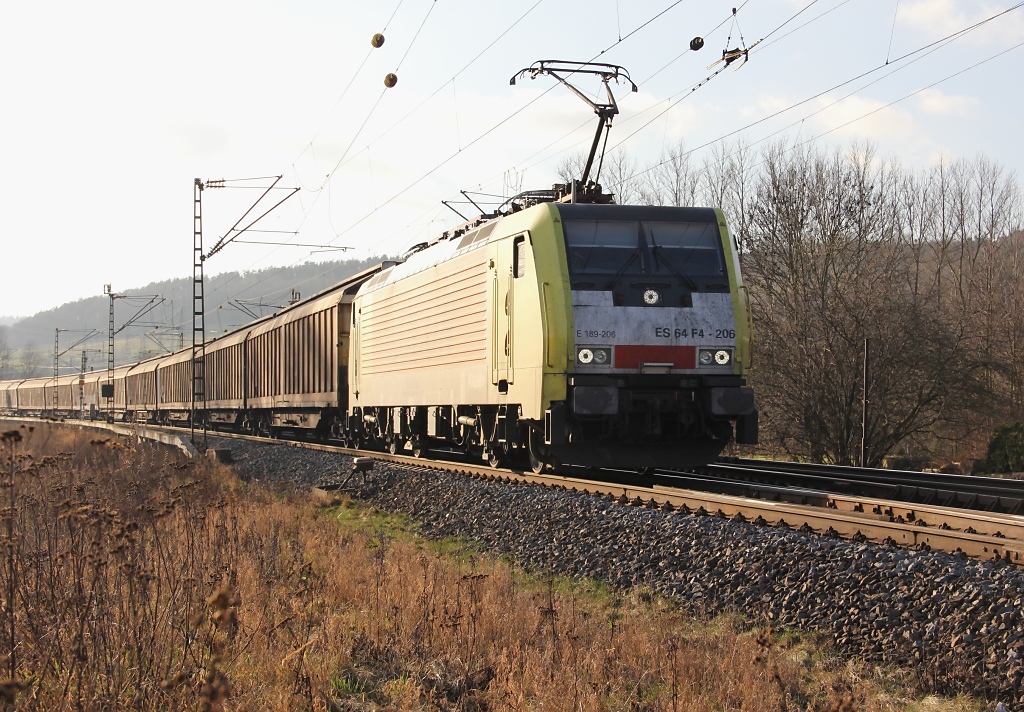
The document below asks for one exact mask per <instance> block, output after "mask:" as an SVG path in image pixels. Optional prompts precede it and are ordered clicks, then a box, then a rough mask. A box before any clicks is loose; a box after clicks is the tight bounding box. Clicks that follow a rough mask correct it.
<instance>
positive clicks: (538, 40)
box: [0, 0, 1024, 316]
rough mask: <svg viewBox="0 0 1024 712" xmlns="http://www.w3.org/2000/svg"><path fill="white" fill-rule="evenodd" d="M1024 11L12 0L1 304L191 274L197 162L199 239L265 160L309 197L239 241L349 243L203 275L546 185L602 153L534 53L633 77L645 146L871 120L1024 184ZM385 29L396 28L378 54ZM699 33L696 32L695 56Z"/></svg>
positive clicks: (968, 4)
mask: <svg viewBox="0 0 1024 712" xmlns="http://www.w3.org/2000/svg"><path fill="white" fill-rule="evenodd" d="M1016 4H1017V0H999V1H998V2H996V1H989V0H746V1H745V2H744V0H730V2H723V1H721V0H628V1H627V0H590V1H589V2H564V1H563V2H556V1H555V0H523V1H516V2H510V1H509V0H503V1H501V2H498V1H497V0H380V2H377V3H368V2H353V1H352V0H334V1H333V2H329V1H328V0H287V1H285V0H244V1H243V0H204V1H203V2H198V0H179V1H178V2H175V3H165V4H155V3H140V2H137V1H131V2H129V1H116V0H97V2H93V3H82V2H80V1H77V0H76V1H67V0H55V1H53V2H48V3H30V2H26V3H8V4H7V5H6V6H5V9H4V22H3V24H2V26H0V64H2V66H3V67H4V70H3V75H2V76H3V79H2V82H3V84H2V86H3V95H4V101H3V107H4V110H3V111H2V112H0V161H2V167H3V170H2V171H0V235H2V251H0V263H2V265H3V269H2V270H0V274H2V279H0V316H2V315H7V316H27V315H30V314H32V313H35V312H37V311H41V310H44V309H48V308H52V307H54V306H56V305H58V304H61V303H64V302H66V301H73V300H76V299H80V298H84V297H88V296H94V295H99V294H102V292H103V285H104V284H111V285H112V286H113V289H114V291H115V292H118V291H122V290H128V289H130V288H132V287H140V286H142V285H144V284H147V283H149V282H152V281H157V280H163V279H169V278H174V277H187V276H190V275H191V274H192V238H193V208H194V183H195V179H196V178H199V179H201V180H203V181H204V182H205V181H211V180H215V179H219V178H225V179H228V180H229V182H228V183H227V185H228V186H230V187H225V188H223V189H214V188H207V189H206V190H205V191H203V196H202V200H203V202H202V208H203V233H204V240H205V246H206V249H207V250H208V249H209V247H210V246H212V245H213V244H214V243H215V242H216V241H217V239H218V237H220V236H223V235H225V234H227V233H228V231H229V229H230V228H231V227H232V226H233V225H234V224H235V222H236V221H237V220H238V219H239V218H240V217H241V216H242V215H243V213H245V211H246V209H247V208H249V207H250V205H251V204H252V203H253V202H254V201H255V200H256V198H257V197H259V195H260V194H261V193H262V191H261V190H260V188H261V187H264V186H268V185H269V184H270V181H269V180H252V181H250V180H241V179H250V178H264V177H274V176H278V175H280V176H281V180H280V181H279V182H278V184H277V188H275V190H273V191H271V192H270V193H269V194H268V196H267V198H265V199H264V200H265V201H273V202H276V201H277V200H280V199H281V198H284V197H285V196H286V195H288V193H289V190H287V189H290V188H299V191H298V192H297V193H295V194H294V195H293V196H292V197H290V198H288V199H287V200H286V201H285V202H284V203H282V204H281V206H280V207H278V208H277V209H275V210H274V211H273V212H271V213H270V214H269V215H268V216H267V217H266V218H264V219H263V220H261V221H260V222H259V223H258V224H257V225H256V226H255V227H257V228H260V229H262V230H266V231H267V232H259V233H257V232H250V233H247V234H246V235H244V236H243V237H240V238H239V239H240V240H241V239H250V240H255V241H263V242H270V241H275V242H282V241H290V242H292V243H301V244H303V245H330V246H335V247H347V248H350V249H348V250H347V251H344V252H342V251H334V252H322V251H319V252H318V251H314V249H315V248H310V247H297V246H287V247H281V246H270V245H251V244H241V243H237V244H230V245H227V246H226V247H225V248H224V249H223V250H222V251H220V252H218V253H217V254H215V255H213V256H211V257H210V258H209V259H208V260H207V262H206V274H207V275H212V274H217V273H221V272H228V271H236V270H259V269H266V268H269V267H275V266H283V265H291V264H299V263H302V262H306V261H323V260H327V259H341V258H348V257H355V258H360V259H362V258H366V257H370V256H377V255H380V256H383V255H395V254H400V253H401V252H403V251H404V250H405V249H407V248H408V247H410V246H411V245H413V244H416V243H418V242H422V241H425V240H428V239H430V238H432V237H434V236H436V235H438V234H440V233H441V232H442V231H444V230H445V229H448V228H451V227H453V226H455V225H456V224H458V223H461V222H462V218H461V217H459V216H458V215H457V214H456V213H455V212H453V211H452V210H450V209H448V208H447V207H445V206H444V205H443V204H442V202H441V201H442V200H444V201H449V202H452V201H463V203H464V198H463V197H462V195H461V194H460V191H462V190H465V191H469V192H472V191H479V192H481V193H486V194H491V195H496V196H509V195H511V194H514V193H515V192H518V191H519V190H526V189H533V188H545V187H550V185H551V184H552V183H554V182H556V181H557V179H558V178H557V169H558V165H559V163H560V162H561V161H563V160H565V158H566V157H567V156H570V155H573V154H575V153H579V152H580V151H583V150H584V149H586V148H589V143H590V140H591V138H592V136H593V132H594V128H595V126H596V117H595V116H594V114H593V112H592V110H591V109H590V108H589V107H588V106H587V105H586V104H584V102H583V101H581V100H580V99H579V98H578V97H576V96H574V95H572V94H571V93H570V92H569V91H568V90H567V89H565V88H564V87H562V86H560V85H558V84H557V83H556V82H555V80H554V79H552V78H551V77H546V76H541V77H539V78H537V79H534V80H531V79H529V78H522V79H520V80H519V81H517V83H516V85H515V86H511V85H510V83H509V80H510V78H511V77H512V76H513V75H514V74H516V73H517V72H518V71H519V70H521V69H523V68H525V67H528V66H529V65H530V64H531V63H533V62H534V61H536V60H541V59H564V60H573V61H600V62H606V63H612V64H617V65H621V66H622V67H624V68H625V69H626V70H627V71H628V72H629V75H630V76H631V77H632V80H633V81H634V82H636V84H637V85H638V91H637V92H635V93H633V92H630V91H629V87H628V85H615V84H613V85H612V87H613V90H614V91H615V95H616V98H617V100H618V105H619V108H620V111H621V113H620V114H619V116H617V117H616V118H615V124H614V127H613V129H612V132H611V137H610V141H609V146H610V147H615V148H616V149H617V150H622V151H626V152H627V153H628V154H629V155H630V156H631V157H632V158H634V159H635V160H636V161H637V162H638V163H639V164H646V163H651V162H653V161H655V160H656V159H657V158H658V156H659V155H661V154H662V152H663V151H665V150H666V149H667V148H670V147H672V146H675V145H677V144H678V143H679V142H680V141H682V142H684V143H685V145H686V146H687V147H688V148H689V149H692V150H693V158H694V159H695V160H698V161H699V160H701V159H702V158H703V157H704V156H706V155H707V154H708V152H709V151H711V150H713V149H714V148H715V147H716V146H721V142H722V141H725V142H726V145H732V144H730V143H729V142H732V141H735V140H736V139H737V138H740V137H741V138H742V139H743V140H744V141H746V142H748V143H750V144H753V145H754V146H755V147H760V146H763V145H765V144H766V143H768V142H772V141H780V140H782V141H788V142H790V143H800V142H804V141H812V140H813V141H814V142H815V143H816V144H817V145H819V146H821V147H823V148H826V149H831V148H833V147H837V146H838V147H841V146H845V145H849V144H850V143H851V142H854V141H865V140H866V141H870V142H872V144H873V145H874V146H875V147H876V150H877V152H878V154H879V155H880V156H882V157H884V158H886V159H892V160H897V161H899V162H900V163H902V164H903V165H906V166H911V167H921V168H925V167H927V166H930V165H932V164H933V163H934V162H936V161H937V160H938V159H939V158H940V157H946V158H949V159H952V160H956V159H960V158H965V159H971V158H974V157H976V156H978V155H983V156H986V157H988V158H990V159H993V160H995V161H998V162H999V163H1000V164H1001V165H1003V166H1004V167H1005V168H1006V169H1007V170H1009V171H1012V172H1014V173H1015V174H1016V175H1017V176H1018V178H1019V177H1020V176H1021V175H1022V172H1024V142H1022V141H1021V137H1020V129H1019V126H1020V121H1021V116H1022V113H1024V112H1022V108H1024V106H1022V103H1024V92H1021V91H1020V87H1021V81H1022V78H1021V77H1022V69H1024V46H1022V43H1024V7H1020V8H1017V7H1016ZM734 7H735V8H736V12H735V14H733V8H734ZM1011 8H1014V9H1012V10H1011ZM1007 10H1010V11H1009V12H1006V11H1007ZM1000 13H1004V14H1002V15H999V14H1000ZM996 15H999V16H998V17H995V19H992V20H991V21H989V22H987V23H984V24H982V25H981V26H979V27H977V28H975V29H973V30H971V31H969V32H966V33H962V34H960V35H957V36H955V37H953V38H952V39H945V38H947V37H949V36H950V35H952V34H953V33H957V32H960V31H961V30H964V29H966V28H969V27H971V26H972V25H975V24H976V23H979V22H982V21H983V20H986V19H988V18H991V17H993V16H996ZM375 33H382V34H383V35H384V38H385V41H384V44H383V45H382V46H381V47H380V48H377V49H375V48H373V47H372V46H371V42H370V40H371V37H373V35H374V34H375ZM696 36H700V37H703V38H704V40H705V44H704V47H703V49H701V50H700V51H698V52H693V51H690V50H689V45H690V40H691V39H692V38H693V37H696ZM759 40H763V41H761V42H760V43H758V41H759ZM755 43H756V44H755ZM733 47H739V48H743V47H747V48H750V49H751V51H750V54H749V61H748V62H747V64H746V65H744V66H743V67H742V68H741V69H739V70H738V71H734V70H733V67H729V68H728V69H727V70H726V71H723V72H721V73H720V74H718V75H717V76H715V77H714V78H713V79H712V80H711V81H708V82H707V83H705V84H703V85H701V86H700V88H698V89H697V90H695V91H691V89H692V88H693V87H694V86H696V85H698V84H699V83H700V82H702V80H704V79H705V78H707V77H708V76H709V75H711V74H712V73H713V72H714V71H715V70H716V69H718V68H719V67H712V68H711V69H708V65H710V64H711V63H712V62H714V61H715V60H716V59H718V58H719V57H721V52H722V50H723V49H726V48H729V49H731V48H733ZM392 72H393V73H395V74H396V75H397V76H398V82H397V84H396V85H395V86H394V87H392V88H387V87H385V85H384V78H385V76H386V75H387V74H389V73H392ZM857 77H860V78H859V79H858V78H857ZM851 80H853V81H851ZM578 83H579V86H580V88H581V89H583V90H585V91H586V92H588V93H591V94H593V93H595V92H596V90H597V89H598V88H599V84H598V83H597V82H596V81H594V80H589V81H588V80H587V79H586V78H581V79H580V80H579V82H578ZM279 189H280V190H279ZM273 202H263V203H261V207H260V208H259V209H257V210H256V211H255V213H254V215H258V214H260V213H262V212H263V210H264V209H266V208H269V207H270V205H272V204H273ZM453 205H454V207H456V208H457V209H458V210H460V211H461V212H463V213H465V214H466V215H469V216H471V215H473V214H475V213H476V211H475V210H473V209H472V206H468V205H465V204H460V203H458V202H455V203H453ZM485 207H487V206H485ZM244 224H247V222H246V223H243V225H244ZM256 289H257V291H258V287H257V288H256ZM232 296H235V297H237V296H244V297H247V298H255V297H259V296H262V295H260V294H257V293H252V292H250V293H248V294H245V295H232Z"/></svg>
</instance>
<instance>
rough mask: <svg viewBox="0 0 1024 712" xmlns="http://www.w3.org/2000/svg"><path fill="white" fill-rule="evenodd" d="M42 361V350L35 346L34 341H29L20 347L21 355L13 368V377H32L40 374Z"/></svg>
mask: <svg viewBox="0 0 1024 712" xmlns="http://www.w3.org/2000/svg"><path fill="white" fill-rule="evenodd" d="M43 363H44V356H43V352H42V351H41V350H40V349H39V347H38V346H36V344H35V342H29V343H28V345H27V346H26V347H25V348H24V349H22V351H21V356H20V357H19V359H18V362H17V365H16V366H15V368H14V371H15V378H34V377H35V376H39V375H42V366H43Z"/></svg>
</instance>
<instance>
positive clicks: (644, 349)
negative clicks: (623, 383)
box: [612, 346, 697, 368]
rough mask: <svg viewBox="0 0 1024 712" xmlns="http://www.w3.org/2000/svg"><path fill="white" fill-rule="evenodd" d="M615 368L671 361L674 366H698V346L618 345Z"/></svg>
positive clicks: (636, 366)
mask: <svg viewBox="0 0 1024 712" xmlns="http://www.w3.org/2000/svg"><path fill="white" fill-rule="evenodd" d="M612 360H613V361H614V362H615V368H640V364H641V363H671V364H672V367H673V368H696V367H697V347H696V346H616V347H615V355H614V356H613V358H612Z"/></svg>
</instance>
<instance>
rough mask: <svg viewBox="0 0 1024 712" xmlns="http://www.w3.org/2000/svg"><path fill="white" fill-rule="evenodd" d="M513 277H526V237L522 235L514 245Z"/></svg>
mask: <svg viewBox="0 0 1024 712" xmlns="http://www.w3.org/2000/svg"><path fill="white" fill-rule="evenodd" d="M512 276H513V277H515V278H516V279H519V278H520V277H524V276H526V236H525V235H520V236H519V237H517V238H516V239H515V241H514V242H513V243H512Z"/></svg>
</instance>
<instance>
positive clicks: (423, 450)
mask: <svg viewBox="0 0 1024 712" xmlns="http://www.w3.org/2000/svg"><path fill="white" fill-rule="evenodd" d="M412 456H413V457H426V456H427V446H426V444H425V443H424V442H423V440H421V439H420V438H416V439H415V440H413V441H412Z"/></svg>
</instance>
